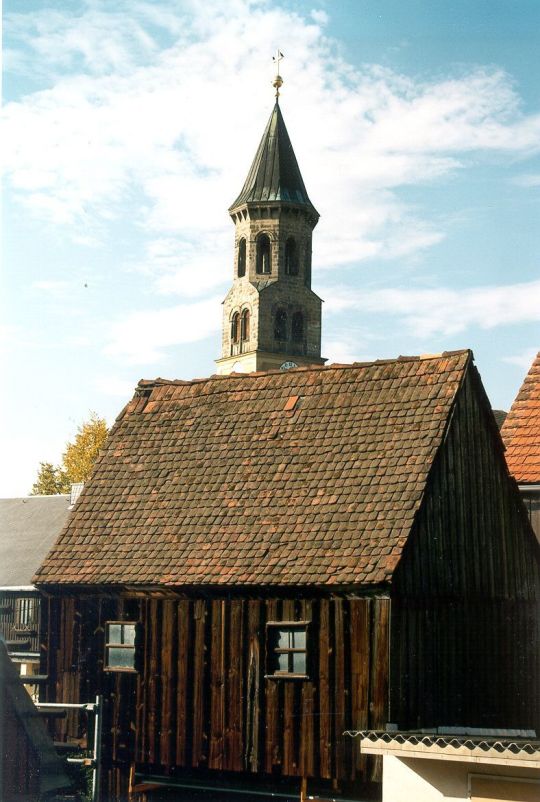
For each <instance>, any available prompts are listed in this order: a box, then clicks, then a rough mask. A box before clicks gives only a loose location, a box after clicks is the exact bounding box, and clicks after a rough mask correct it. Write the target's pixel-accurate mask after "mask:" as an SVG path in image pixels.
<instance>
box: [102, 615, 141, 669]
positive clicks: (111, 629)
mask: <svg viewBox="0 0 540 802" xmlns="http://www.w3.org/2000/svg"><path fill="white" fill-rule="evenodd" d="M136 635H137V625H136V624H135V623H133V622H130V623H123V622H120V621H110V622H109V623H108V624H106V626H105V669H106V670H109V671H135V656H136V654H135V651H136Z"/></svg>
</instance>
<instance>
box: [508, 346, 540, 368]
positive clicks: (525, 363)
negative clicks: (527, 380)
mask: <svg viewBox="0 0 540 802" xmlns="http://www.w3.org/2000/svg"><path fill="white" fill-rule="evenodd" d="M539 346H540V343H539ZM538 350H539V349H538V348H526V349H525V350H524V351H521V353H519V354H514V355H513V356H504V357H503V358H502V361H503V362H508V363H509V364H510V365H517V366H518V367H520V368H523V370H524V371H525V372H528V371H529V368H530V367H531V365H532V363H533V361H534V359H535V358H536V354H537V353H538Z"/></svg>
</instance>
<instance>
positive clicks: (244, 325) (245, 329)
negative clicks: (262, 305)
mask: <svg viewBox="0 0 540 802" xmlns="http://www.w3.org/2000/svg"><path fill="white" fill-rule="evenodd" d="M250 318H251V315H250V314H249V309H243V310H242V314H241V315H240V342H243V343H245V342H248V340H249V335H250V332H249V326H250Z"/></svg>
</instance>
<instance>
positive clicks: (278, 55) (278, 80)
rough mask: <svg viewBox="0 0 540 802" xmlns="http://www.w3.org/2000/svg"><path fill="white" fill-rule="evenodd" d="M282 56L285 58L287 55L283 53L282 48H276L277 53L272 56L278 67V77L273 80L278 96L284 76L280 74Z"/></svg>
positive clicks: (277, 96)
mask: <svg viewBox="0 0 540 802" xmlns="http://www.w3.org/2000/svg"><path fill="white" fill-rule="evenodd" d="M282 58H285V56H284V55H283V53H282V52H281V50H276V55H275V56H272V61H273V62H274V63H275V65H276V68H277V74H276V77H275V78H274V80H273V81H272V86H273V87H274V88H275V90H276V98H279V90H280V88H281V87H282V86H283V78H282V77H281V75H280V74H279V62H280V61H281V59H282Z"/></svg>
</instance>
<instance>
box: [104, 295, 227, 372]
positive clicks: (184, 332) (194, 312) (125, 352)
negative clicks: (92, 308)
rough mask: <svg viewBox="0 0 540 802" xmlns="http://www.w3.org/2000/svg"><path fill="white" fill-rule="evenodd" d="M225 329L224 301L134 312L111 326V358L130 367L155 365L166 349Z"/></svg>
mask: <svg viewBox="0 0 540 802" xmlns="http://www.w3.org/2000/svg"><path fill="white" fill-rule="evenodd" d="M220 328H221V306H220V299H218V298H209V299H208V300H205V301H199V302H196V303H192V304H178V305H176V306H173V307H169V308H168V309H157V310H145V311H141V312H132V313H130V314H128V315H126V316H125V317H124V318H122V319H121V320H119V321H117V322H116V323H114V324H113V325H112V326H111V331H110V336H109V338H108V340H109V341H108V344H107V346H106V347H105V349H104V351H105V354H106V355H107V356H110V357H112V358H114V359H116V360H120V361H122V362H123V363H125V364H129V365H143V364H150V365H153V366H155V365H156V364H157V363H158V362H160V361H161V360H162V359H163V357H164V355H165V354H164V349H165V348H167V347H170V346H174V345H184V344H188V343H194V342H197V341H199V340H203V339H205V338H206V337H209V336H210V335H212V334H215V333H216V332H217V331H219V329H220Z"/></svg>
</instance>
